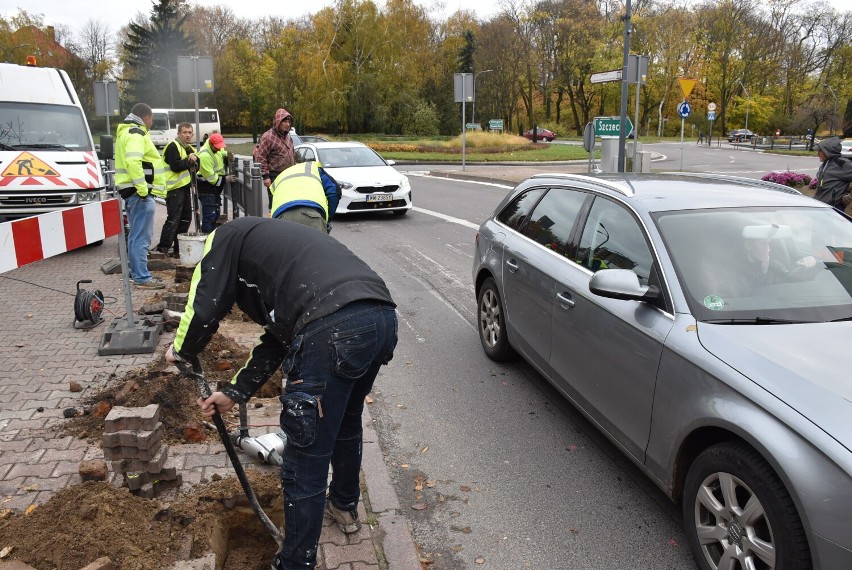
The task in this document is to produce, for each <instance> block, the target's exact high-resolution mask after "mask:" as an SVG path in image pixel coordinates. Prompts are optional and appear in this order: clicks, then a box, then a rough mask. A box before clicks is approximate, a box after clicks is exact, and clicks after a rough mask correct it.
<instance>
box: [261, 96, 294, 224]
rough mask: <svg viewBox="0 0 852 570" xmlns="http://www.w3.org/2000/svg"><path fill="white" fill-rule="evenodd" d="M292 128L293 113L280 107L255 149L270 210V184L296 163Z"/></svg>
mask: <svg viewBox="0 0 852 570" xmlns="http://www.w3.org/2000/svg"><path fill="white" fill-rule="evenodd" d="M291 128H293V115H291V114H290V113H289V112H288V111H287V109H278V110H277V111H275V118H274V119H273V120H272V128H271V129H269V130H268V131H266V132H265V133H263V135H261V137H260V141H259V142H258V144H257V148H255V150H254V159H255V160H256V161H257V163H258V164H259V165H260V174H261V176H263V185H264V186H266V195H267V197H268V198H269V209H270V210H272V191H271V190H270V186H272V183H273V182H275V179H276V178H278V175H279V174H281V173H282V172H283V171H284V170H287V169H288V168H290V167H291V166H293V165H294V164H295V163H296V159H295V153H294V150H293V139H292V138H291V137H290V129H291Z"/></svg>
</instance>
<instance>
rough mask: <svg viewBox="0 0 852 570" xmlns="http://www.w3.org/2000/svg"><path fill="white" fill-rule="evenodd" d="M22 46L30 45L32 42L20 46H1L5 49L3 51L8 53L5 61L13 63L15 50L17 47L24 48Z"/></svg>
mask: <svg viewBox="0 0 852 570" xmlns="http://www.w3.org/2000/svg"><path fill="white" fill-rule="evenodd" d="M22 47H30V44H21V45H19V46H14V47H10V48H4V47H0V49H2V50H3V53H5V54H6V57H5V62H6V63H12V52H13V51H15V50H16V49H18V48H22Z"/></svg>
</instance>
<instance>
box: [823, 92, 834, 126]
mask: <svg viewBox="0 0 852 570" xmlns="http://www.w3.org/2000/svg"><path fill="white" fill-rule="evenodd" d="M823 85H824V86H825V87H826V88H827V89H828V90H829V91H830V92H831V96H832V97H834V114H833V115H832V116H831V136H834V121H835V118H836V117H837V93H835V92H834V89H832V88H831V85H829V84H828V83H823Z"/></svg>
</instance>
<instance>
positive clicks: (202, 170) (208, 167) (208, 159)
mask: <svg viewBox="0 0 852 570" xmlns="http://www.w3.org/2000/svg"><path fill="white" fill-rule="evenodd" d="M227 156H228V153H227V152H225V150H224V149H220V150H218V151H214V150H213V149H212V148H210V139H208V140H207V142H206V143H204V144H203V145H202V146H201V150H200V151H198V177H199V178H201V179H203V180H206V181H207V183H208V184H210V185H211V186H218V185H219V181H220V180H219V179H220V178H221V177H223V176H225V158H226V157H227Z"/></svg>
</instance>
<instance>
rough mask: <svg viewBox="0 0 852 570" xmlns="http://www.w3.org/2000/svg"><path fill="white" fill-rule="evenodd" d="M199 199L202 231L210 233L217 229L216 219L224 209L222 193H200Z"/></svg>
mask: <svg viewBox="0 0 852 570" xmlns="http://www.w3.org/2000/svg"><path fill="white" fill-rule="evenodd" d="M198 201H199V202H201V231H202V232H203V233H205V234H209V233H210V232H212V231H213V230H214V229H216V220H218V219H219V213H220V212H221V210H222V194H221V193H216V194H208V193H206V192H205V193H199V194H198Z"/></svg>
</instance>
